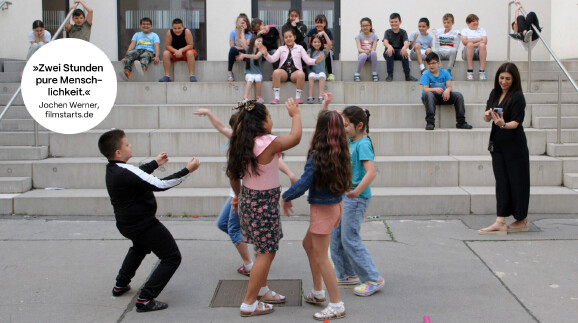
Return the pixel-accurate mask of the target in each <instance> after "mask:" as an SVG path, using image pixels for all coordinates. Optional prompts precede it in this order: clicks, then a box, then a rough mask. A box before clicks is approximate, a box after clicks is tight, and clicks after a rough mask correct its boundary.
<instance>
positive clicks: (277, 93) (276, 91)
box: [273, 87, 281, 100]
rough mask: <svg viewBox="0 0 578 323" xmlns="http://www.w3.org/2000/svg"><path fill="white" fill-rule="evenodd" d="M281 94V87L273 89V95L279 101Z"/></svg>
mask: <svg viewBox="0 0 578 323" xmlns="http://www.w3.org/2000/svg"><path fill="white" fill-rule="evenodd" d="M280 92H281V88H280V87H274V88H273V94H275V99H277V100H279V93H280Z"/></svg>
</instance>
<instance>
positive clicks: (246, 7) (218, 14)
mask: <svg viewBox="0 0 578 323" xmlns="http://www.w3.org/2000/svg"><path fill="white" fill-rule="evenodd" d="M206 3H207V9H206V10H207V60H209V61H226V60H227V57H228V54H229V34H230V33H231V30H233V29H235V21H236V20H237V16H238V15H239V14H240V13H242V12H244V13H246V14H247V16H249V20H251V0H234V1H232V0H207V2H206ZM223 75H225V74H223Z"/></svg>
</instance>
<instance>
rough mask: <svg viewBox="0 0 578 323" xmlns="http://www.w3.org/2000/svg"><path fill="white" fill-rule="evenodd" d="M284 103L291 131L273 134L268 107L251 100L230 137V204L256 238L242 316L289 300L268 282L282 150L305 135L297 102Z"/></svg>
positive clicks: (277, 236) (247, 234)
mask: <svg viewBox="0 0 578 323" xmlns="http://www.w3.org/2000/svg"><path fill="white" fill-rule="evenodd" d="M285 105H286V106H287V111H288V112H289V116H290V117H291V118H292V119H293V121H292V124H291V132H290V133H289V135H287V136H283V137H277V136H274V135H271V129H272V128H273V121H272V120H271V115H270V114H269V111H268V110H267V108H266V107H265V106H264V105H263V104H260V103H256V102H255V101H253V100H250V101H247V102H244V103H242V104H241V105H240V106H239V107H238V108H239V110H240V112H239V116H238V117H237V120H236V121H235V124H234V126H233V135H232V136H231V140H230V142H229V150H228V152H227V155H228V161H227V176H228V177H229V180H230V182H231V187H232V188H233V191H234V192H235V196H234V197H233V199H232V201H231V204H232V205H233V207H234V208H235V209H237V210H238V213H239V219H240V222H241V231H242V232H243V240H244V241H245V242H247V243H252V244H254V246H255V251H256V253H257V257H256V259H255V262H254V264H253V268H252V269H251V276H250V277H249V286H248V287H247V292H246V294H245V299H244V300H243V304H241V308H240V309H241V316H255V315H263V314H269V313H271V312H273V306H272V305H271V304H279V303H284V302H285V297H284V296H283V295H279V294H277V293H275V292H274V291H272V290H269V288H268V287H267V276H268V274H269V268H270V267H271V262H272V261H273V259H274V258H275V254H276V252H277V250H278V249H279V240H281V238H282V237H283V232H282V230H281V222H280V221H279V199H280V193H281V187H280V184H279V171H278V169H279V168H278V167H279V166H278V162H279V155H280V153H281V152H283V151H285V150H288V149H291V148H293V147H295V146H297V145H298V144H299V141H301V114H300V111H299V105H298V104H296V103H295V100H293V99H291V98H290V99H289V100H287V102H286V103H285ZM241 179H243V185H242V186H241ZM257 299H260V300H261V301H260V302H259V301H258V300H257Z"/></svg>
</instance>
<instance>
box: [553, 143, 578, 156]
mask: <svg viewBox="0 0 578 323" xmlns="http://www.w3.org/2000/svg"><path fill="white" fill-rule="evenodd" d="M547 153H548V156H552V157H572V156H578V143H562V144H556V143H548V147H547Z"/></svg>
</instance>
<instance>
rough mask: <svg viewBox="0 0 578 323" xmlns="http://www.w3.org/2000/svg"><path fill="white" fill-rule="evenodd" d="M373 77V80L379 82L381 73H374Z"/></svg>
mask: <svg viewBox="0 0 578 323" xmlns="http://www.w3.org/2000/svg"><path fill="white" fill-rule="evenodd" d="M371 77H372V78H373V82H378V81H379V75H377V74H372V75H371Z"/></svg>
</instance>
